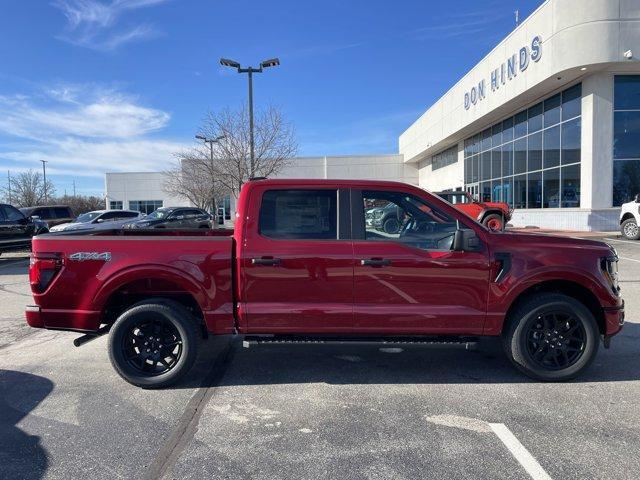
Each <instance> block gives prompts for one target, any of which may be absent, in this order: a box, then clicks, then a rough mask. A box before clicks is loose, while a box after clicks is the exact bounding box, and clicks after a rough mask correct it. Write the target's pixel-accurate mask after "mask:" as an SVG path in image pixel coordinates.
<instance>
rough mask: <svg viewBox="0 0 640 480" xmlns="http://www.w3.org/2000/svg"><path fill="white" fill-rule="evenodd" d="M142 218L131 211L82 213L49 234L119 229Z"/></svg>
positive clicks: (57, 226)
mask: <svg viewBox="0 0 640 480" xmlns="http://www.w3.org/2000/svg"><path fill="white" fill-rule="evenodd" d="M142 217H144V215H143V214H142V213H140V212H135V211H133V210H95V211H93V212H87V213H83V214H82V215H80V216H78V218H76V219H75V220H74V221H73V222H70V223H62V224H60V225H56V226H55V227H51V229H50V230H51V232H67V231H78V230H106V229H112V228H121V227H122V226H123V225H124V224H125V223H128V222H131V220H133V219H139V218H142Z"/></svg>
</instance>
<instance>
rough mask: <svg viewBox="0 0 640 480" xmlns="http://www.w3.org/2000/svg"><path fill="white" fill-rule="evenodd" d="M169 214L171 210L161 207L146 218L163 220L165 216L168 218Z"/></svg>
mask: <svg viewBox="0 0 640 480" xmlns="http://www.w3.org/2000/svg"><path fill="white" fill-rule="evenodd" d="M167 215H169V210H165V209H163V208H159V209H158V210H156V211H154V212H153V213H150V214H149V215H147V216H146V217H144V218H145V220H154V219H157V220H161V219H163V218H167Z"/></svg>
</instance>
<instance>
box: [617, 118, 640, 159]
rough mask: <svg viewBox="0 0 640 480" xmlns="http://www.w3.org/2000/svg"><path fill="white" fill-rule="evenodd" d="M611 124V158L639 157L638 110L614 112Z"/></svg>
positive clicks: (639, 128) (639, 122)
mask: <svg viewBox="0 0 640 480" xmlns="http://www.w3.org/2000/svg"><path fill="white" fill-rule="evenodd" d="M613 124H614V127H613V158H615V159H625V158H640V110H638V111H635V112H615V113H614V117H613Z"/></svg>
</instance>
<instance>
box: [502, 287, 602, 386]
mask: <svg viewBox="0 0 640 480" xmlns="http://www.w3.org/2000/svg"><path fill="white" fill-rule="evenodd" d="M508 322H509V324H508V325H507V327H506V331H505V332H504V334H503V346H504V349H505V352H506V354H507V356H508V357H509V359H510V360H511V361H512V362H513V364H514V365H515V366H516V367H517V368H518V369H519V370H521V371H522V372H524V373H525V374H526V375H528V376H530V377H532V378H535V379H537V380H546V381H562V380H569V379H571V378H574V377H575V376H577V375H578V374H580V373H581V372H582V371H583V370H584V369H585V368H587V367H588V366H589V364H590V363H591V362H592V361H593V359H594V357H595V355H596V353H597V351H598V341H599V333H598V325H597V323H596V320H595V318H594V316H593V314H592V313H591V312H590V311H589V310H588V309H587V308H586V307H585V306H584V305H583V304H582V303H580V302H578V301H577V300H575V299H573V298H571V297H568V296H566V295H562V294H556V293H541V294H539V295H536V296H532V297H530V298H529V299H528V300H526V301H525V302H524V303H522V304H521V305H520V306H519V307H517V308H516V310H515V311H514V312H513V314H512V315H511V316H510V318H509V319H508Z"/></svg>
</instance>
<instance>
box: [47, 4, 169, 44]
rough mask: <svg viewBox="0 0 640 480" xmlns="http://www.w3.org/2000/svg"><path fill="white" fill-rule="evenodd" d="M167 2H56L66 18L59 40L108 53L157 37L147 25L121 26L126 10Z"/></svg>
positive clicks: (151, 26) (152, 28) (154, 29)
mask: <svg viewBox="0 0 640 480" xmlns="http://www.w3.org/2000/svg"><path fill="white" fill-rule="evenodd" d="M166 1H168V0H112V1H111V2H108V3H105V2H100V1H98V0H55V1H54V2H53V6H54V7H56V8H58V9H60V10H61V11H62V13H63V14H64V15H65V17H66V18H67V25H66V28H65V31H64V33H62V34H61V35H60V36H59V38H60V39H61V40H64V41H66V42H69V43H72V44H74V45H78V46H81V47H86V48H91V49H93V50H101V51H110V50H115V49H117V48H118V47H120V46H121V45H123V44H125V43H129V42H133V41H137V40H146V39H150V38H153V37H156V36H158V35H159V32H158V31H157V29H156V28H155V27H154V26H153V25H150V24H144V23H143V24H137V25H127V26H120V25H119V23H121V22H120V20H121V18H122V16H123V14H124V13H125V12H126V11H128V10H134V9H139V8H145V7H151V6H154V5H158V4H160V3H165V2H166Z"/></svg>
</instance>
